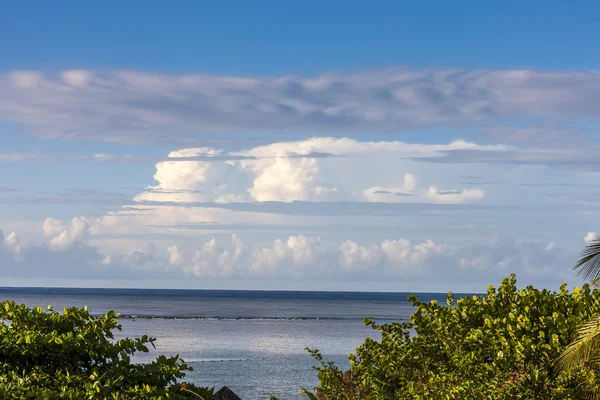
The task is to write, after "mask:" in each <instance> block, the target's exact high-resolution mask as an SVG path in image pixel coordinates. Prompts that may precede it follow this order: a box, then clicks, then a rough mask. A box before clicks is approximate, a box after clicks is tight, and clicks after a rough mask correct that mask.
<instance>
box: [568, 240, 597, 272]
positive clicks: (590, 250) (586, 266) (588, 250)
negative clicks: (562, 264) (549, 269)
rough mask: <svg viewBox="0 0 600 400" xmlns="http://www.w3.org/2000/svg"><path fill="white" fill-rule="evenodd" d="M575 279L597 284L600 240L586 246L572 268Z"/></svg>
mask: <svg viewBox="0 0 600 400" xmlns="http://www.w3.org/2000/svg"><path fill="white" fill-rule="evenodd" d="M573 271H577V277H579V278H583V279H585V280H588V281H592V282H597V281H598V279H599V278H600V238H597V239H594V241H593V242H591V243H590V244H588V245H587V246H586V247H585V249H583V252H582V253H581V257H580V258H579V260H578V261H577V263H576V264H575V266H574V267H573Z"/></svg>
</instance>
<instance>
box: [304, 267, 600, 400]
mask: <svg viewBox="0 0 600 400" xmlns="http://www.w3.org/2000/svg"><path fill="white" fill-rule="evenodd" d="M409 299H410V300H411V301H412V303H413V305H414V306H415V311H414V313H413V314H412V315H411V320H410V322H404V323H386V324H377V323H375V322H374V321H371V320H367V321H366V322H367V324H368V325H370V326H372V327H373V328H375V329H376V330H378V331H379V332H380V333H381V340H373V339H367V340H366V341H365V342H364V344H362V345H361V346H360V347H359V348H358V349H357V351H356V354H351V355H350V356H349V359H350V364H351V373H350V374H344V373H343V371H341V370H339V369H337V368H336V367H335V365H334V364H333V363H326V362H323V360H322V357H321V356H320V354H319V353H318V352H316V351H315V352H314V355H315V356H316V357H317V361H318V363H319V366H318V367H317V370H318V374H319V387H317V388H316V390H317V392H318V393H319V395H320V398H327V399H330V400H333V399H351V400H357V399H369V400H370V399H376V400H379V399H407V400H408V399H433V400H437V399H440V400H441V399H444V400H446V399H461V400H471V399H489V400H498V399H507V400H508V399H567V398H577V397H580V396H584V395H587V394H588V393H590V392H593V391H594V390H595V386H594V377H595V371H594V370H590V369H589V368H587V367H586V366H583V367H578V368H573V369H572V370H569V371H563V372H562V373H557V371H556V369H555V360H556V358H557V357H558V356H559V355H560V354H561V353H562V352H563V351H564V349H565V348H566V347H567V345H568V344H569V339H570V338H571V337H572V336H573V335H574V333H575V332H576V330H577V328H578V327H579V326H580V325H581V323H582V322H583V321H586V320H589V318H591V317H592V316H594V315H596V314H598V313H599V312H600V290H592V288H591V287H590V286H589V285H584V286H583V287H582V288H575V289H574V290H573V291H572V292H569V291H568V290H567V288H566V284H563V285H562V286H561V288H560V290H559V291H549V290H545V289H544V290H538V289H535V288H533V287H532V286H528V287H526V288H524V289H518V288H517V284H516V278H515V276H514V275H511V277H510V278H506V279H504V280H503V281H502V284H501V285H500V286H499V287H498V288H494V287H493V286H490V287H489V288H488V291H487V294H486V295H480V296H467V297H464V298H460V299H455V298H454V296H453V295H452V293H450V294H449V295H448V297H447V301H446V304H445V305H442V304H438V302H437V301H431V302H429V303H423V302H421V301H419V299H418V298H417V297H416V296H410V298H409ZM582 382H585V383H586V384H585V385H582Z"/></svg>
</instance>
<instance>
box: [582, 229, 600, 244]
mask: <svg viewBox="0 0 600 400" xmlns="http://www.w3.org/2000/svg"><path fill="white" fill-rule="evenodd" d="M596 239H598V234H597V233H596V232H588V234H587V235H585V237H584V238H583V240H584V241H585V242H586V243H587V244H590V243H593V242H594V241H595V240H596Z"/></svg>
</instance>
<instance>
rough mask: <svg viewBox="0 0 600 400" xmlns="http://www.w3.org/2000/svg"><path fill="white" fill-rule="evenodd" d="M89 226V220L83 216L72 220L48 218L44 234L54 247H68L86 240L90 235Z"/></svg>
mask: <svg viewBox="0 0 600 400" xmlns="http://www.w3.org/2000/svg"><path fill="white" fill-rule="evenodd" d="M89 228H90V224H89V221H88V220H86V219H85V218H82V217H76V218H73V219H72V220H71V221H61V220H57V219H54V218H46V220H45V221H44V224H43V226H42V230H43V232H44V236H45V237H46V238H47V239H48V243H49V244H50V247H51V248H53V249H67V248H69V247H72V246H73V245H75V244H78V243H82V242H84V241H85V240H86V239H87V238H88V236H89V233H88V229H89Z"/></svg>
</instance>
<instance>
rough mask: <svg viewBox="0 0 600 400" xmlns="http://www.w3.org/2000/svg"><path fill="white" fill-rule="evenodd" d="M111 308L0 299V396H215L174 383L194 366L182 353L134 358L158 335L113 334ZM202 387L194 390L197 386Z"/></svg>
mask: <svg viewBox="0 0 600 400" xmlns="http://www.w3.org/2000/svg"><path fill="white" fill-rule="evenodd" d="M117 318H118V315H117V314H115V313H114V312H113V311H110V312H109V313H107V314H105V315H103V316H102V317H100V318H94V317H92V316H91V315H90V313H89V312H88V310H87V308H83V309H78V308H65V309H64V310H63V312H62V313H59V312H56V311H53V310H52V309H51V308H50V307H48V308H47V309H42V308H41V307H37V308H34V309H29V308H27V307H26V306H25V305H18V304H16V303H14V302H0V320H2V322H3V323H0V398H2V399H164V398H172V399H184V398H199V397H200V398H204V399H207V398H210V397H212V392H213V391H212V389H206V388H194V387H193V386H190V385H188V386H183V390H182V385H181V384H179V383H177V381H178V379H181V378H183V377H184V376H185V371H189V370H191V368H190V367H188V366H187V365H186V364H185V363H184V362H183V360H181V359H180V358H179V357H177V356H176V357H170V358H167V357H164V356H160V357H158V358H157V359H156V360H155V361H154V362H152V363H150V364H134V363H132V361H131V357H132V356H133V355H134V353H136V352H148V345H152V346H154V341H155V339H153V338H149V337H147V336H146V335H144V336H143V337H141V338H136V339H129V338H126V339H120V340H115V339H114V336H113V331H114V330H115V329H116V330H121V326H120V325H119V323H118V319H117ZM196 393H197V394H198V395H197V394H196Z"/></svg>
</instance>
